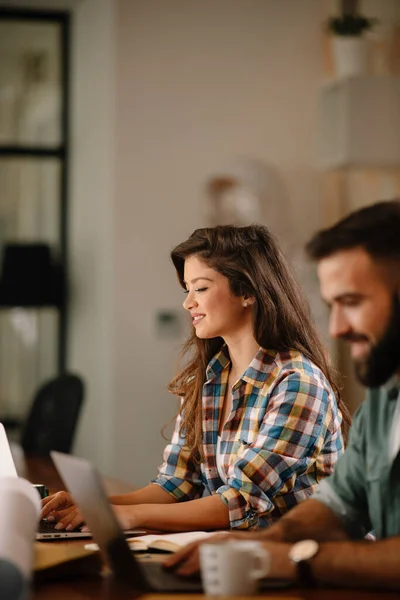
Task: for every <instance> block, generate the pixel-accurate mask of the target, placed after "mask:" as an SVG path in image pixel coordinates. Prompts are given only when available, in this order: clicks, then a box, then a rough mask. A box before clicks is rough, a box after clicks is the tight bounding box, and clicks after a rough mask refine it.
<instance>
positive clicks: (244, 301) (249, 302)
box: [243, 296, 256, 308]
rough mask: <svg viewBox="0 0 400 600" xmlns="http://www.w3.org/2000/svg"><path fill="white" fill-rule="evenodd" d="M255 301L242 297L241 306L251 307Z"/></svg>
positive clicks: (248, 297)
mask: <svg viewBox="0 0 400 600" xmlns="http://www.w3.org/2000/svg"><path fill="white" fill-rule="evenodd" d="M255 301H256V299H255V298H254V296H244V297H243V306H244V307H245V308H246V307H247V306H251V305H252V304H254V302H255Z"/></svg>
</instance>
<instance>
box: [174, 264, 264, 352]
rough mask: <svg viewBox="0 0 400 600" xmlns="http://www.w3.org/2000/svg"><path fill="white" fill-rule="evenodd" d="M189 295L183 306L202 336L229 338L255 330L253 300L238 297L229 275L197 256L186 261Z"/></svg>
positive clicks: (186, 280) (198, 333) (205, 337)
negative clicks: (251, 304)
mask: <svg viewBox="0 0 400 600" xmlns="http://www.w3.org/2000/svg"><path fill="white" fill-rule="evenodd" d="M184 282H185V286H186V292H185V293H186V298H185V301H184V303H183V306H184V308H185V309H186V310H188V311H189V312H190V314H191V317H192V323H193V325H194V327H195V329H196V335H197V336H198V337H199V338H204V339H209V338H215V337H222V338H223V339H224V340H225V341H226V338H227V337H228V338H229V337H232V336H234V337H235V336H236V335H237V334H239V333H244V332H245V331H246V330H248V331H252V327H253V326H252V314H251V309H250V302H247V306H245V304H246V300H245V298H244V297H243V296H235V295H234V294H233V293H232V291H231V288H230V285H229V281H228V278H227V277H225V276H224V275H222V274H221V273H219V272H218V271H216V270H215V269H212V268H211V267H209V266H207V264H206V263H205V262H204V261H203V260H201V259H200V258H198V257H197V256H196V255H193V256H190V257H189V258H187V259H186V260H185V268H184Z"/></svg>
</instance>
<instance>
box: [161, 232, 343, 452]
mask: <svg viewBox="0 0 400 600" xmlns="http://www.w3.org/2000/svg"><path fill="white" fill-rule="evenodd" d="M190 256H196V257H197V258H199V259H200V260H202V261H204V262H205V263H206V264H207V266H208V267H211V268H212V269H215V270H216V271H218V272H219V273H221V274H222V275H224V276H225V277H227V279H228V281H229V284H230V288H231V291H232V293H233V294H234V295H235V296H247V297H254V298H255V303H254V304H253V305H252V308H251V310H252V311H253V323H254V338H255V340H256V341H257V343H258V344H259V345H260V346H261V347H262V348H265V349H271V350H277V351H285V350H290V349H295V350H298V351H299V352H301V353H302V354H304V355H305V356H306V357H307V358H309V359H310V360H311V361H312V362H313V363H314V364H316V365H317V366H318V367H319V368H320V369H321V371H322V372H323V373H324V375H325V377H326V378H327V379H328V381H329V383H330V384H331V386H332V388H333V390H334V392H335V394H336V397H337V400H338V404H339V409H340V411H341V413H342V417H343V425H342V431H343V435H344V438H345V439H347V432H348V429H349V427H350V422H351V417H350V413H349V411H348V409H347V407H346V406H345V405H344V404H343V401H342V400H341V398H340V391H339V388H338V385H337V383H336V380H335V376H334V372H333V370H332V369H331V367H330V366H329V364H328V359H327V353H326V350H325V348H324V346H323V344H322V342H321V341H320V339H319V336H318V334H317V331H316V328H315V325H314V323H313V321H312V318H311V314H310V309H309V305H308V302H307V300H306V299H305V297H304V295H303V293H302V291H301V289H300V286H299V285H298V283H297V282H296V280H295V278H294V276H293V274H292V272H291V269H290V267H289V265H288V262H287V260H286V258H285V257H284V255H283V253H282V251H281V250H280V248H279V245H278V244H277V242H276V240H275V238H274V236H273V235H272V234H271V233H270V232H269V230H268V229H267V228H266V227H263V226H261V225H249V226H247V227H235V226H233V225H219V226H217V227H210V228H204V229H196V231H194V233H192V235H191V236H190V237H189V239H188V240H187V241H185V242H182V243H181V244H179V245H178V246H176V248H174V250H173V251H172V252H171V259H172V262H173V263H174V266H175V269H176V272H177V275H178V278H179V282H180V284H181V286H182V287H183V288H184V289H186V286H185V283H184V266H185V260H186V259H187V258H189V257H190ZM223 344H224V341H223V339H222V338H220V337H217V338H211V339H200V338H198V337H197V335H196V332H195V330H194V329H193V332H192V334H191V335H190V337H189V339H188V340H187V341H186V343H185V345H184V347H183V349H182V357H183V358H185V359H186V362H185V364H184V365H183V367H182V369H181V370H180V372H179V373H178V374H177V375H176V377H174V379H173V380H172V381H171V382H170V383H169V385H168V390H169V391H170V392H172V393H174V394H176V395H179V396H181V397H182V398H183V403H182V406H181V411H182V413H181V414H182V432H184V434H185V436H186V443H187V445H188V447H189V448H193V449H194V457H195V460H196V461H197V462H200V461H201V460H202V459H203V452H202V388H203V384H204V382H205V376H206V368H207V365H208V363H209V362H210V360H211V359H212V358H213V356H215V354H216V353H217V352H218V351H219V350H220V349H221V347H222V346H223Z"/></svg>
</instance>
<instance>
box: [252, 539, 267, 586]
mask: <svg viewBox="0 0 400 600" xmlns="http://www.w3.org/2000/svg"><path fill="white" fill-rule="evenodd" d="M252 554H253V556H254V557H255V558H256V559H258V561H259V566H258V567H255V568H254V569H252V571H251V578H252V579H262V578H263V577H266V576H267V575H268V573H269V570H270V564H271V556H270V553H269V552H268V550H265V549H264V548H261V547H260V548H253V550H252Z"/></svg>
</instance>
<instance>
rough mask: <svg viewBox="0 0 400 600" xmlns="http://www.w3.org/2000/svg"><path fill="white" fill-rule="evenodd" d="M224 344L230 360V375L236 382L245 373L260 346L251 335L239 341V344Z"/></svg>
mask: <svg viewBox="0 0 400 600" xmlns="http://www.w3.org/2000/svg"><path fill="white" fill-rule="evenodd" d="M226 344H227V346H228V350H229V356H230V359H231V374H232V376H234V379H235V380H236V379H238V377H240V376H241V375H242V374H243V373H244V372H245V370H246V369H247V367H248V366H249V364H250V363H251V361H252V360H253V358H254V357H255V355H256V354H257V351H258V349H259V348H260V346H259V344H258V343H257V342H256V340H255V339H254V337H253V336H252V335H249V336H247V337H246V338H243V339H241V340H240V341H239V342H237V341H236V342H233V343H232V342H231V343H229V342H228V341H227V342H226Z"/></svg>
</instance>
